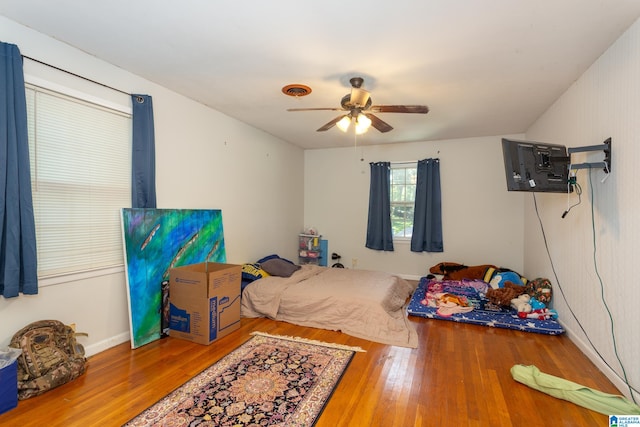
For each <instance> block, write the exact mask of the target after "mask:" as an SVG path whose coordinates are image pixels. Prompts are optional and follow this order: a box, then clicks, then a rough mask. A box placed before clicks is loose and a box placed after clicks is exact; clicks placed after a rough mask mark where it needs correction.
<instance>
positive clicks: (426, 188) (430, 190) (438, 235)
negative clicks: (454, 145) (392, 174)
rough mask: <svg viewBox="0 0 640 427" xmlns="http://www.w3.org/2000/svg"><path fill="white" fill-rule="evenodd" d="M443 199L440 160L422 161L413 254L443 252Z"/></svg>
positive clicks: (419, 164)
mask: <svg viewBox="0 0 640 427" xmlns="http://www.w3.org/2000/svg"><path fill="white" fill-rule="evenodd" d="M441 199H442V194H441V192H440V160H439V159H425V160H420V161H419V162H418V176H417V182H416V201H415V210H414V216H413V233H412V235H411V251H412V252H442V251H443V244H442V200H441Z"/></svg>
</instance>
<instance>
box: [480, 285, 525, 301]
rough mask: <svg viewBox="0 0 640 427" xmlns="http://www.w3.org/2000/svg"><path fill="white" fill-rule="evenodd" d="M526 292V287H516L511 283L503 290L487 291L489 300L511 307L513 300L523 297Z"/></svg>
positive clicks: (490, 289)
mask: <svg viewBox="0 0 640 427" xmlns="http://www.w3.org/2000/svg"><path fill="white" fill-rule="evenodd" d="M524 291H525V288H524V286H520V285H516V284H514V283H511V282H505V283H504V287H502V288H495V289H494V288H489V289H487V299H488V300H489V301H491V302H492V303H494V304H497V305H500V306H503V307H509V305H510V304H511V300H512V299H514V298H517V297H518V296H520V295H522V294H523V293H524Z"/></svg>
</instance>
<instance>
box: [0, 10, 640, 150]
mask: <svg viewBox="0 0 640 427" xmlns="http://www.w3.org/2000/svg"><path fill="white" fill-rule="evenodd" d="M0 14H1V15H4V16H6V17H7V18H9V19H11V20H13V21H16V22H18V23H21V24H24V25H26V26H28V27H31V28H33V29H35V30H38V31H40V32H42V33H44V34H47V35H50V36H51V37H54V38H56V39H58V40H61V41H63V42H66V43H68V44H69V45H72V46H75V47H77V48H79V49H81V50H83V51H85V52H88V53H90V54H92V55H95V56H96V57H99V58H101V59H103V60H105V61H107V62H110V63H112V64H114V65H116V66H118V67H121V68H123V69H126V70H129V71H131V72H133V73H135V74H137V75H139V76H142V77H144V78H146V79H148V80H151V81H153V82H156V83H158V84H160V85H162V86H164V87H167V88H169V89H172V90H174V91H175V92H178V93H181V94H184V95H185V96H187V97H189V98H192V99H194V100H196V101H199V102H201V103H203V104H206V105H209V106H211V107H212V108H215V109H216V110H219V111H221V112H223V113H225V114H227V115H229V116H232V117H235V118H237V119H239V120H241V121H243V122H246V123H248V124H250V125H252V126H254V127H256V128H259V129H263V130H264V131H265V132H268V133H270V134H272V135H275V136H277V137H279V138H281V139H283V140H286V141H289V142H291V143H293V144H296V145H298V146H300V147H304V148H326V147H340V146H350V145H352V144H353V141H354V136H353V134H343V133H342V132H341V131H339V130H338V129H337V128H336V127H334V128H332V129H330V130H329V131H326V132H316V129H318V128H319V127H320V126H322V125H323V124H325V123H326V122H328V121H330V120H331V119H333V118H334V117H336V116H337V115H339V114H340V113H339V112H337V111H309V112H288V111H286V109H287V108H306V107H339V103H340V99H341V98H342V96H343V95H345V94H347V93H349V88H350V85H349V78H351V77H353V76H361V77H364V79H365V82H364V86H363V87H364V88H365V89H367V90H369V91H370V92H371V96H372V100H373V103H374V104H378V105H380V104H382V105H387V104H425V105H428V106H429V108H430V110H431V111H430V112H429V114H427V115H422V114H398V113H379V114H377V115H378V117H380V118H381V119H382V120H384V121H386V122H387V123H389V124H391V125H392V126H393V127H394V128H395V129H394V130H392V131H391V132H388V133H385V134H381V133H379V132H378V131H376V130H375V129H371V130H370V131H369V132H367V133H366V134H365V135H361V136H358V144H362V145H369V144H382V143H393V142H406V141H427V140H438V139H453V138H464V137H472V136H487V135H502V134H513V133H523V132H524V131H526V129H527V128H528V127H529V126H530V125H531V124H532V123H533V122H534V121H535V120H536V119H537V118H538V117H539V116H540V114H542V113H543V112H544V111H545V110H546V109H547V108H548V107H549V106H550V105H551V104H552V103H553V102H554V101H555V100H556V99H557V98H558V97H559V96H560V95H561V94H562V93H563V92H564V91H565V90H566V89H567V88H568V87H569V86H570V85H571V84H572V82H574V81H575V80H576V79H577V78H578V77H579V76H580V75H581V74H582V73H583V72H584V71H585V70H586V69H587V67H588V66H589V65H591V64H592V63H593V62H594V61H595V60H596V59H597V58H598V57H599V56H600V55H601V54H602V53H603V52H604V51H605V50H606V49H607V47H609V46H610V45H611V43H613V42H614V41H615V40H616V39H617V38H618V37H619V36H620V35H621V34H622V33H623V32H624V31H625V30H626V29H627V28H628V27H629V26H630V25H631V24H632V23H633V22H634V21H635V20H636V19H637V18H638V16H640V1H638V0H535V1H533V0H529V1H522V0H431V1H427V0H393V1H389V0H369V1H356V2H346V1H340V0H323V1H320V0H315V1H314V0H307V1H304V0H271V1H265V0H244V1H241V0H218V1H213V0H182V1H170V0H108V1H104V0H101V1H98V0H55V1H52V0H0ZM23 54H25V55H29V53H28V52H23ZM55 65H56V66H59V67H61V68H64V66H65V64H55ZM71 71H73V70H71ZM291 83H302V84H305V85H307V86H310V87H311V88H312V90H313V92H312V93H311V94H310V95H308V96H305V97H300V98H292V97H288V96H285V95H284V94H283V93H282V92H281V89H282V87H284V86H285V85H287V84H291ZM120 89H123V90H129V91H135V88H120ZM150 95H152V96H153V94H152V93H151V94H150Z"/></svg>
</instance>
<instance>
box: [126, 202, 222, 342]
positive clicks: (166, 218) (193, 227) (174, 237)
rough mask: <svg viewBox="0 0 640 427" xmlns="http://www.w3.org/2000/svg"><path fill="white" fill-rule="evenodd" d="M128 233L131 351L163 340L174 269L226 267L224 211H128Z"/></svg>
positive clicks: (127, 258)
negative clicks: (197, 265) (209, 265)
mask: <svg viewBox="0 0 640 427" xmlns="http://www.w3.org/2000/svg"><path fill="white" fill-rule="evenodd" d="M122 232H123V241H124V246H125V248H124V249H125V265H126V273H127V289H128V297H129V320H130V328H131V347H132V348H137V347H139V346H141V345H144V344H147V343H149V342H151V341H154V340H156V339H159V338H160V337H161V336H162V335H163V334H164V333H165V332H166V329H167V328H168V318H167V317H166V316H164V314H165V312H166V311H167V310H168V308H169V307H168V301H166V298H167V295H168V286H169V270H170V269H171V268H173V267H179V266H182V265H188V264H195V263H199V262H205V261H210V262H220V263H224V262H226V255H225V246H224V235H223V229H222V211H221V210H205V209H123V210H122ZM163 288H165V289H164V292H163ZM163 300H164V301H163Z"/></svg>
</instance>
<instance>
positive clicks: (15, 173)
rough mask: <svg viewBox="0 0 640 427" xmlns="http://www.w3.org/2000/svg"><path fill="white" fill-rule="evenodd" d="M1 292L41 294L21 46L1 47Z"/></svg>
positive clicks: (13, 295)
mask: <svg viewBox="0 0 640 427" xmlns="http://www.w3.org/2000/svg"><path fill="white" fill-rule="evenodd" d="M0 221H1V222H0V293H2V296H3V297H5V298H9V297H16V296H18V295H19V293H20V292H22V293H24V294H37V293H38V265H37V255H36V227H35V221H34V218H33V199H32V197H31V172H30V166H29V138H28V135H27V102H26V97H25V91H24V73H23V71H22V55H21V54H20V49H18V46H16V45H13V44H7V43H2V42H0Z"/></svg>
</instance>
